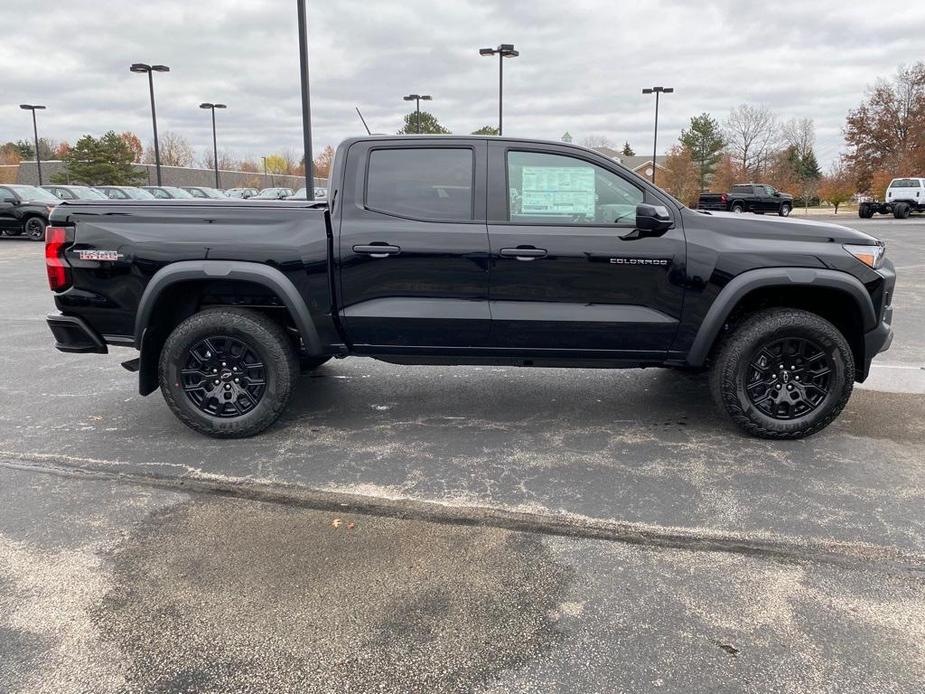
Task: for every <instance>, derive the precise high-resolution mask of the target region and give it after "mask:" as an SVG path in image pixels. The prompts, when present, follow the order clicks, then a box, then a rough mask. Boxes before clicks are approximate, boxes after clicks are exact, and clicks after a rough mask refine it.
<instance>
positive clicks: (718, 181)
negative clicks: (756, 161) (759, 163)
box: [710, 154, 777, 193]
mask: <svg viewBox="0 0 925 694" xmlns="http://www.w3.org/2000/svg"><path fill="white" fill-rule="evenodd" d="M736 183H741V178H740V172H739V167H738V165H737V164H736V162H735V160H734V159H733V158H732V155H730V154H723V155H722V156H721V157H720V158H719V161H718V162H717V163H716V168H715V169H714V170H713V180H712V181H711V182H710V190H713V191H715V192H717V193H725V192H729V190H730V189H731V188H732V186H734V185H735V184H736ZM772 185H775V184H773V183H772ZM775 187H777V186H776V185H775Z"/></svg>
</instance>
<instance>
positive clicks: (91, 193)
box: [71, 186, 108, 200]
mask: <svg viewBox="0 0 925 694" xmlns="http://www.w3.org/2000/svg"><path fill="white" fill-rule="evenodd" d="M71 190H72V191H73V192H74V193H75V194H76V195H77V196H78V197H79V198H80V199H81V200H108V198H107V197H106V196H105V195H103V194H102V193H101V192H100V191H98V190H93V188H88V187H87V186H71Z"/></svg>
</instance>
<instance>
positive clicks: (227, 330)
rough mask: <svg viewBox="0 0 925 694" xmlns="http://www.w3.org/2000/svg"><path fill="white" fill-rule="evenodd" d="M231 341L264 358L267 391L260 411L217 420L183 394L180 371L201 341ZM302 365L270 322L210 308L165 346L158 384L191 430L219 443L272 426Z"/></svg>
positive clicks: (283, 334)
mask: <svg viewBox="0 0 925 694" xmlns="http://www.w3.org/2000/svg"><path fill="white" fill-rule="evenodd" d="M218 336H227V337H230V338H233V339H235V340H238V341H241V342H243V343H244V344H246V345H247V346H248V347H249V348H250V349H252V350H253V351H254V352H255V353H256V354H257V355H258V356H259V357H260V359H261V363H262V364H263V369H264V374H265V375H264V380H265V381H266V385H265V389H264V391H263V393H262V396H261V397H260V399H259V401H258V402H257V404H256V406H254V407H253V409H251V410H250V411H248V412H245V413H244V414H241V415H239V416H233V417H227V416H226V417H219V416H213V415H211V414H208V413H207V412H204V411H202V410H201V409H199V408H198V407H197V406H196V405H195V404H194V403H193V402H192V400H191V398H190V397H188V396H187V394H186V393H185V392H184V389H183V383H182V382H181V377H180V370H181V369H183V368H184V367H183V365H184V364H185V363H186V362H187V359H188V356H189V353H190V349H192V348H193V346H194V345H195V344H196V343H197V342H198V341H201V340H204V339H206V338H210V337H218ZM298 375H299V362H298V358H297V356H296V353H295V349H294V347H293V345H292V342H291V340H290V338H289V337H288V336H287V335H286V331H285V330H284V329H283V328H282V327H281V326H280V325H278V324H277V323H275V322H273V321H272V320H271V319H269V318H268V317H266V316H265V315H263V314H262V313H259V312H258V311H251V310H247V309H235V308H227V309H225V308H219V309H208V310H206V311H203V312H201V313H197V314H195V315H193V316H190V317H189V318H187V319H186V320H184V321H183V322H182V323H180V324H179V325H178V326H177V327H176V328H175V329H174V330H173V332H171V333H170V336H169V337H168V338H167V341H166V342H165V343H164V348H163V349H162V350H161V355H160V359H159V363H158V380H159V382H160V387H161V393H162V394H163V396H164V400H166V401H167V405H168V406H169V407H170V409H171V410H172V411H173V413H174V414H175V415H176V416H177V418H178V419H179V420H180V421H181V422H183V423H184V424H186V425H187V426H188V427H190V428H191V429H194V430H195V431H198V432H199V433H201V434H205V435H206V436H212V437H216V438H244V437H247V436H253V435H254V434H258V433H260V432H261V431H263V430H264V429H266V428H267V427H268V426H270V425H271V424H273V422H275V421H276V419H277V418H278V417H279V415H280V414H281V413H282V411H283V409H285V407H286V404H287V403H288V402H289V397H290V395H291V394H292V392H293V390H295V386H296V381H297V379H298Z"/></svg>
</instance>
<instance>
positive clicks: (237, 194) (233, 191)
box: [225, 188, 258, 200]
mask: <svg viewBox="0 0 925 694" xmlns="http://www.w3.org/2000/svg"><path fill="white" fill-rule="evenodd" d="M257 192H258V191H257V189H256V188H229V189H228V190H226V191H225V195H227V196H228V197H229V198H242V199H243V200H247V198H252V197H254V196H255V195H257Z"/></svg>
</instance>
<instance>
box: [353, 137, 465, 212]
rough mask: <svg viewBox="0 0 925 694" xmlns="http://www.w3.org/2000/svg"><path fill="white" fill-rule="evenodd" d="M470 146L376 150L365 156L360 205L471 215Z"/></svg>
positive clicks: (390, 210) (385, 210)
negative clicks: (363, 192) (366, 167)
mask: <svg viewBox="0 0 925 694" xmlns="http://www.w3.org/2000/svg"><path fill="white" fill-rule="evenodd" d="M472 161H473V153H472V150H471V149H437V148H434V149H425V148H417V149H377V150H373V151H372V152H371V153H370V155H369V172H368V178H367V183H366V206H367V207H369V208H370V209H373V210H377V211H379V212H386V213H389V214H395V215H399V216H402V217H416V218H419V219H447V220H456V221H465V220H470V219H472Z"/></svg>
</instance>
